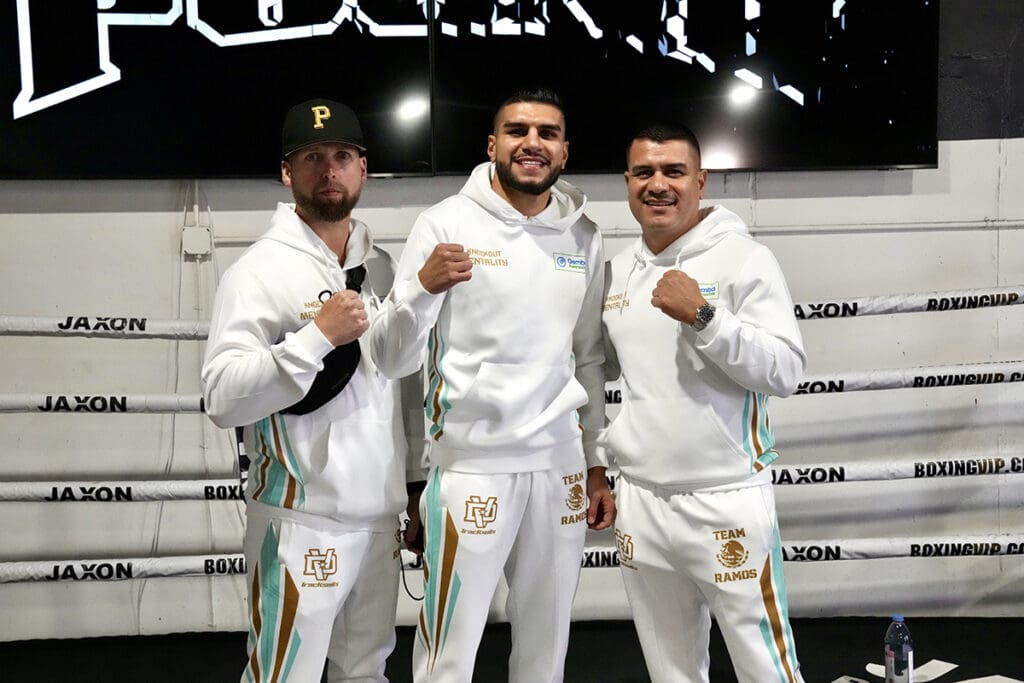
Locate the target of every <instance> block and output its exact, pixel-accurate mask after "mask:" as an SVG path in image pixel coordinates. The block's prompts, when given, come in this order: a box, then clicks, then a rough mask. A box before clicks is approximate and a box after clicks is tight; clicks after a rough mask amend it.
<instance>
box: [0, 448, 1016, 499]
mask: <svg viewBox="0 0 1024 683" xmlns="http://www.w3.org/2000/svg"><path fill="white" fill-rule="evenodd" d="M770 471H771V473H772V483H773V484H775V485H779V486H785V485H802V484H838V483H843V482H847V481H889V480H895V479H936V478H946V477H973V476H987V475H992V474H1005V475H1009V474H1021V473H1024V455H999V456H991V457H976V458H958V459H947V460H913V461H911V460H907V461H903V462H886V463H845V464H844V463H815V464H806V465H792V466H785V465H779V464H774V465H772V466H771V468H770ZM608 477H609V481H610V482H614V481H615V480H616V479H617V474H615V473H614V472H613V473H610V474H609V475H608ZM613 488H614V484H613ZM244 499H245V479H242V480H241V481H240V480H239V479H237V478H231V479H201V480H192V481H184V480H181V481H174V480H171V481H166V480H165V481H8V482H3V481H0V502H12V501H19V502H27V503H72V502H90V503H130V502H151V501H159V500H167V501H170V500H208V501H241V500H244Z"/></svg>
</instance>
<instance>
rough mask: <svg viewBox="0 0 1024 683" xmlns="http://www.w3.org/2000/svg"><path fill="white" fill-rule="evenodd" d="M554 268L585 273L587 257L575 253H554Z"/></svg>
mask: <svg viewBox="0 0 1024 683" xmlns="http://www.w3.org/2000/svg"><path fill="white" fill-rule="evenodd" d="M554 259H555V270H564V271H566V272H569V273H584V274H585V273H586V272H587V257H586V256H579V255H575V254H554Z"/></svg>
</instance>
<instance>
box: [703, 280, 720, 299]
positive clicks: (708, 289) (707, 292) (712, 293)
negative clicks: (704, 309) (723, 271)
mask: <svg viewBox="0 0 1024 683" xmlns="http://www.w3.org/2000/svg"><path fill="white" fill-rule="evenodd" d="M700 295H701V296H702V297H704V298H705V299H708V300H709V301H710V300H711V299H717V298H718V283H717V282H701V283H700Z"/></svg>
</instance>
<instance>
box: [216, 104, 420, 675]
mask: <svg viewBox="0 0 1024 683" xmlns="http://www.w3.org/2000/svg"><path fill="white" fill-rule="evenodd" d="M281 141H282V147H281V157H282V161H281V180H282V182H283V183H284V184H285V185H286V186H287V187H290V188H291V190H292V195H293V196H294V198H295V204H294V205H291V204H283V203H282V204H278V206H277V211H276V212H275V213H274V216H273V218H272V219H271V226H270V229H269V230H268V231H267V232H266V233H265V234H264V235H263V236H262V237H260V238H259V239H258V240H256V242H255V243H254V244H253V245H252V246H251V247H249V248H248V249H247V250H246V251H245V252H244V253H243V254H242V255H241V256H240V257H239V258H238V260H237V261H236V262H235V263H234V264H232V266H231V267H230V268H228V269H227V271H226V272H225V273H224V276H223V278H222V280H221V284H220V287H219V288H218V290H217V296H216V299H215V301H214V308H213V316H212V321H211V326H210V336H209V345H208V347H207V351H206V358H205V362H204V365H203V373H202V379H203V387H204V395H205V399H206V410H207V413H208V414H209V415H210V418H211V419H212V420H213V422H214V423H216V424H217V425H218V426H220V427H242V428H244V434H245V445H246V452H247V453H248V454H249V455H250V456H251V457H252V466H251V467H250V468H249V471H250V476H249V481H248V487H247V493H246V496H247V499H248V502H247V505H246V523H247V524H246V532H245V545H244V550H245V558H246V569H247V580H248V589H249V621H250V629H249V641H248V652H249V657H248V661H247V664H246V669H245V671H244V673H243V675H242V680H243V681H265V680H276V681H286V680H287V681H319V680H320V676H321V672H322V671H323V668H324V662H325V660H326V661H327V672H328V680H329V681H340V680H346V681H347V680H359V681H384V680H386V679H385V678H384V664H385V660H386V658H387V656H388V654H389V653H390V652H391V650H392V649H393V648H394V644H395V632H394V619H395V608H396V601H397V590H396V587H397V580H398V576H397V573H398V570H399V560H398V559H397V558H398V550H399V546H398V540H397V539H398V534H397V530H398V515H399V513H400V512H401V511H402V510H403V509H404V508H406V507H407V505H408V509H409V512H410V514H411V516H412V518H413V522H414V524H413V525H412V526H413V528H416V526H418V495H413V496H412V497H413V500H412V501H411V503H410V501H409V495H408V493H407V488H406V480H407V475H408V477H409V478H410V479H413V480H422V479H424V476H423V473H422V472H420V471H419V469H418V468H419V465H418V455H419V451H420V449H421V444H420V442H421V437H420V436H419V435H417V434H416V432H417V430H418V431H420V432H422V418H419V419H417V418H416V417H415V416H416V415H417V414H418V405H417V404H418V402H419V396H420V391H421V389H420V388H419V387H418V386H416V384H417V382H412V383H411V385H410V386H409V388H410V391H403V390H402V389H401V385H400V382H399V381H388V380H386V379H384V378H383V376H381V375H380V374H379V373H378V372H377V369H376V368H375V367H374V365H373V362H372V360H371V359H370V354H369V353H365V352H363V351H362V349H361V348H360V344H361V343H362V341H361V337H362V335H363V333H364V332H365V331H366V330H367V328H368V326H369V322H370V321H371V320H372V319H373V317H374V316H375V315H376V311H377V308H378V305H379V301H380V297H383V296H384V295H386V294H387V292H388V290H389V289H390V288H391V282H392V279H393V277H394V264H393V261H392V259H391V258H390V257H389V256H388V255H387V253H386V252H384V251H382V250H380V249H379V248H376V247H374V246H373V242H372V239H371V237H370V232H369V230H368V229H367V227H366V225H365V224H363V223H361V222H359V221H357V220H355V219H353V218H352V217H351V211H352V208H353V207H354V206H355V205H356V203H357V202H358V201H359V193H360V191H361V190H362V187H363V185H364V183H365V182H366V157H365V156H364V152H365V151H366V145H365V143H364V141H363V134H362V129H361V128H360V125H359V121H358V120H357V119H356V116H355V114H354V113H353V112H352V110H351V109H349V108H348V107H346V106H345V105H343V104H339V103H337V102H332V101H330V100H323V99H317V100H309V101H307V102H303V103H302V104H298V105H296V106H295V107H293V108H292V109H291V110H290V111H289V112H288V113H287V115H286V116H285V121H284V129H283V132H282V137H281ZM403 413H404V414H405V415H409V414H412V415H413V416H414V417H413V418H412V419H404V420H403ZM403 423H404V424H405V425H406V426H407V427H408V429H407V430H405V429H403ZM409 462H414V463H417V464H414V465H411V466H407V465H408V463H409Z"/></svg>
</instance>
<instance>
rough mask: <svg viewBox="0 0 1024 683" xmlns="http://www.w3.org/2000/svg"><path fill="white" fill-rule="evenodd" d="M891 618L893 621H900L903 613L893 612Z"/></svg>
mask: <svg viewBox="0 0 1024 683" xmlns="http://www.w3.org/2000/svg"><path fill="white" fill-rule="evenodd" d="M892 620H893V621H900V622H902V621H903V615H902V614H894V615H892Z"/></svg>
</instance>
